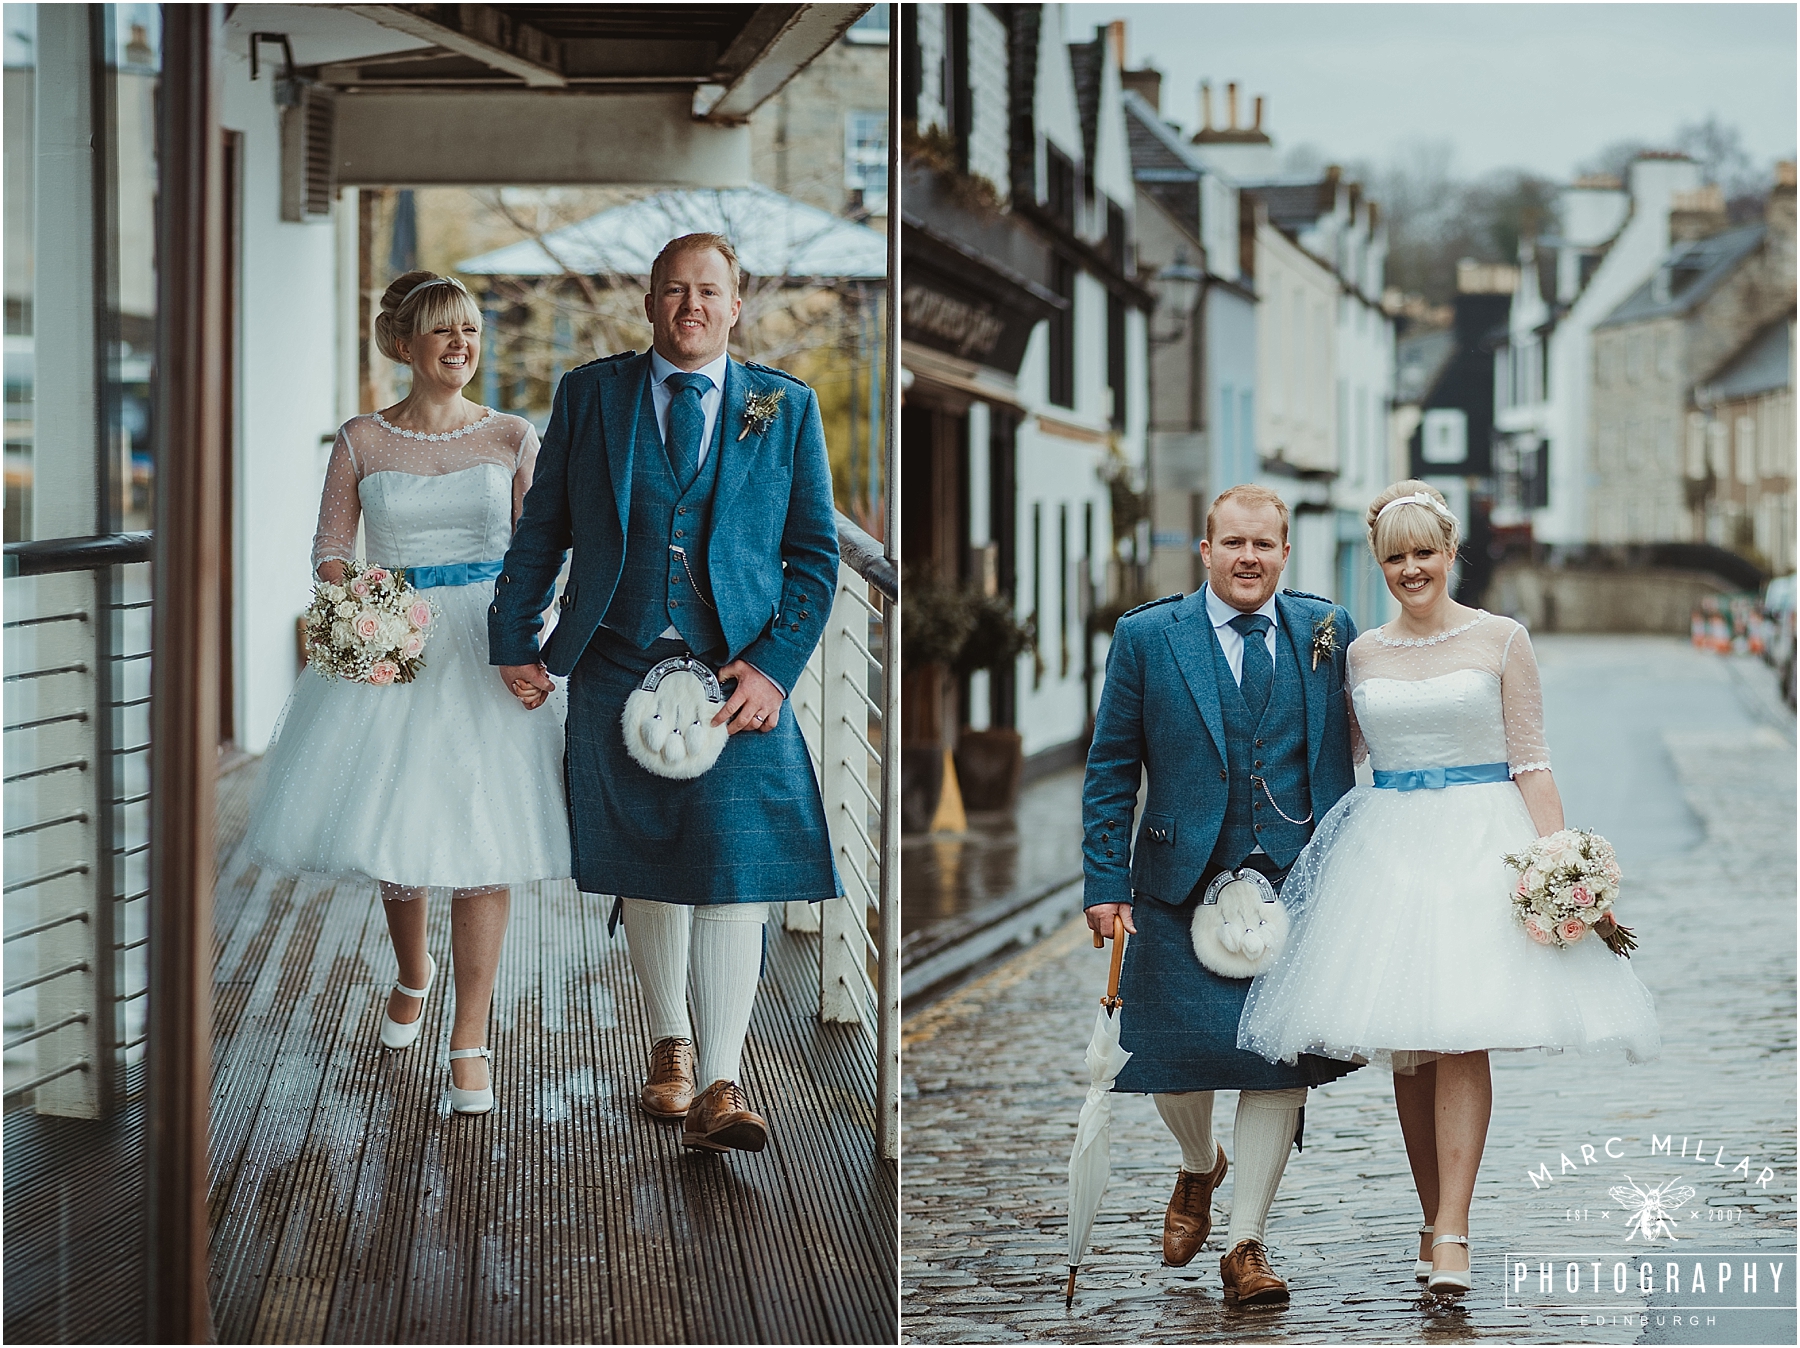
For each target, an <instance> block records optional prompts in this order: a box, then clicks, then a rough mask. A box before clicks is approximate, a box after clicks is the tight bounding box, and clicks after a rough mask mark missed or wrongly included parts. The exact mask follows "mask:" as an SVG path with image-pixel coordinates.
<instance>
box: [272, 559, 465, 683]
mask: <svg viewBox="0 0 1800 1348" xmlns="http://www.w3.org/2000/svg"><path fill="white" fill-rule="evenodd" d="M436 617H437V608H436V606H435V605H434V604H432V603H431V601H430V600H428V599H422V598H420V597H419V592H418V591H417V590H415V589H414V588H413V587H412V586H410V585H408V584H407V583H406V573H405V572H404V571H389V570H388V569H387V568H386V567H383V566H367V565H364V564H363V563H360V562H352V563H350V564H349V565H348V566H347V567H346V568H345V570H344V579H343V580H342V581H341V582H339V583H338V584H336V585H334V584H332V583H331V582H330V581H326V580H321V581H317V582H315V583H314V585H313V599H312V603H311V604H309V605H308V606H307V609H306V612H305V613H304V614H302V615H301V618H300V622H301V625H302V626H303V628H304V629H305V632H306V661H307V663H308V664H310V665H311V666H312V667H313V668H314V669H316V670H318V671H319V673H321V674H325V675H329V676H331V677H333V678H339V679H349V680H350V681H351V682H352V683H372V684H375V685H377V686H386V685H387V684H390V683H411V682H412V681H413V680H414V679H416V678H418V677H419V671H420V670H422V669H424V668H425V660H424V655H425V639H426V636H427V635H428V629H429V628H430V627H431V624H432V622H433V620H434V619H436Z"/></svg>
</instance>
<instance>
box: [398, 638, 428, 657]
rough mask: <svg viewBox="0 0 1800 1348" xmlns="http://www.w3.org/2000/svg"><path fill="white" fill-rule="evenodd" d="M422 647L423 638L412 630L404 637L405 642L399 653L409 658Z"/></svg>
mask: <svg viewBox="0 0 1800 1348" xmlns="http://www.w3.org/2000/svg"><path fill="white" fill-rule="evenodd" d="M424 649H425V638H424V637H422V636H420V635H419V634H418V633H417V632H414V633H413V634H412V635H411V636H409V637H408V638H407V639H406V644H405V645H403V646H402V647H401V648H400V653H401V654H402V655H404V656H405V657H406V658H407V659H409V660H410V659H412V658H413V657H414V656H416V655H418V654H419V652H421V651H423V650H424Z"/></svg>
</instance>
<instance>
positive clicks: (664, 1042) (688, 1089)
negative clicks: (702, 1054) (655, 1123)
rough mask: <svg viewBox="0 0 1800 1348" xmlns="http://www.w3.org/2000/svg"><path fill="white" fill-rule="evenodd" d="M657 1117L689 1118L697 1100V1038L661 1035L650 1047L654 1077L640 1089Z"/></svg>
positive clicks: (643, 1100)
mask: <svg viewBox="0 0 1800 1348" xmlns="http://www.w3.org/2000/svg"><path fill="white" fill-rule="evenodd" d="M638 1100H639V1102H640V1103H641V1104H642V1105H643V1106H644V1113H646V1114H648V1115H649V1116H650V1117H651V1118H653V1119H685V1118H686V1117H687V1116H688V1110H689V1109H690V1108H691V1107H692V1106H693V1103H694V1041H693V1040H692V1039H658V1040H657V1041H656V1043H655V1045H654V1046H653V1047H652V1048H651V1050H650V1079H649V1080H648V1081H646V1082H645V1083H644V1089H643V1090H641V1091H639V1092H638Z"/></svg>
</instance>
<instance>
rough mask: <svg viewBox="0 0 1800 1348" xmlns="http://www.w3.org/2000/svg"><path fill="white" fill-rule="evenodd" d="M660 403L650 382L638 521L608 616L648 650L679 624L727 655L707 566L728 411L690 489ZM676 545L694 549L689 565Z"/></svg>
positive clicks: (641, 413) (634, 498)
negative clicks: (662, 425)
mask: <svg viewBox="0 0 1800 1348" xmlns="http://www.w3.org/2000/svg"><path fill="white" fill-rule="evenodd" d="M653 409H654V404H653V402H652V401H651V399H650V396H649V391H648V390H647V389H646V390H645V396H644V397H643V398H642V400H641V401H640V403H639V408H638V425H637V446H636V451H635V452H634V453H633V454H632V456H631V523H630V530H629V533H628V535H627V538H626V544H625V565H624V568H623V570H622V571H621V572H620V574H619V586H618V588H617V589H616V590H614V591H613V597H612V603H610V604H608V605H607V608H606V617H605V618H604V619H602V621H603V622H604V623H605V624H606V626H607V627H609V628H611V629H612V630H613V631H615V632H617V633H618V634H619V635H620V636H623V637H625V638H626V639H627V640H629V641H630V642H631V643H632V644H633V645H635V646H637V647H638V648H639V649H640V650H645V649H648V648H649V646H650V643H651V642H653V641H655V640H656V639H657V637H659V636H661V635H662V633H663V632H664V631H665V630H666V629H667V628H668V627H669V625H670V624H671V623H672V624H674V627H675V630H676V631H678V632H680V633H681V636H682V639H683V640H684V641H686V642H687V644H688V647H689V649H690V650H692V651H694V652H695V654H701V655H705V654H710V655H715V656H722V655H723V654H724V651H725V645H726V642H725V633H724V630H723V629H722V628H721V627H720V626H719V615H718V614H717V613H716V612H715V611H714V609H713V607H712V582H711V581H710V580H709V579H708V573H707V569H706V567H707V541H708V539H710V538H711V536H712V503H713V486H714V484H716V483H717V482H718V480H719V459H720V446H721V444H722V442H723V438H724V432H725V417H724V415H723V410H722V409H721V415H720V416H718V417H717V418H715V420H714V423H713V438H712V446H711V448H709V449H708V450H707V454H706V461H705V462H704V463H702V464H701V465H700V472H699V475H698V476H697V477H695V479H694V484H693V485H692V486H691V487H689V488H688V489H687V490H686V491H685V492H684V491H682V490H681V488H680V485H679V484H678V483H677V482H676V480H675V470H674V469H673V468H672V467H670V465H669V455H668V453H667V451H666V450H665V449H664V447H663V441H662V435H661V434H660V433H659V432H658V430H657V428H656V413H655V411H654V410H653ZM675 548H683V549H685V550H686V553H687V565H686V566H685V567H684V566H683V565H682V556H681V554H680V553H677V552H676V551H674V549H675ZM690 572H691V573H692V578H693V583H690V581H689V573H690ZM696 583H697V584H698V585H700V586H701V587H702V591H703V593H702V594H701V595H698V596H696V595H695V594H694V584H696Z"/></svg>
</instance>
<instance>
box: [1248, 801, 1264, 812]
mask: <svg viewBox="0 0 1800 1348" xmlns="http://www.w3.org/2000/svg"><path fill="white" fill-rule="evenodd" d="M1250 808H1251V809H1253V810H1260V809H1262V802H1261V801H1260V800H1259V801H1255V802H1254V803H1252V804H1251V806H1250Z"/></svg>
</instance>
